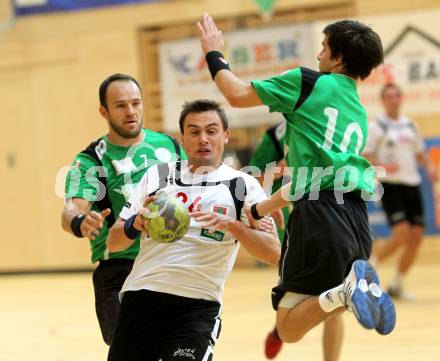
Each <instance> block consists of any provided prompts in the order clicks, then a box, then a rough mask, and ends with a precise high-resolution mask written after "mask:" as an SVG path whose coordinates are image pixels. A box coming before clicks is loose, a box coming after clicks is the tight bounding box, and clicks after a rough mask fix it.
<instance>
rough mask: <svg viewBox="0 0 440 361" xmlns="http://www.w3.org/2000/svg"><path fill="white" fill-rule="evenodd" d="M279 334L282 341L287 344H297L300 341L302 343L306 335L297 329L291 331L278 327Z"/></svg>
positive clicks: (284, 327)
mask: <svg viewBox="0 0 440 361" xmlns="http://www.w3.org/2000/svg"><path fill="white" fill-rule="evenodd" d="M277 332H278V336H279V338H280V340H281V341H283V342H285V343H296V342H298V341H301V340H302V338H303V337H304V333H302V332H301V333H300V332H298V330H295V329H289V328H287V327H286V326H280V325H278V326H277Z"/></svg>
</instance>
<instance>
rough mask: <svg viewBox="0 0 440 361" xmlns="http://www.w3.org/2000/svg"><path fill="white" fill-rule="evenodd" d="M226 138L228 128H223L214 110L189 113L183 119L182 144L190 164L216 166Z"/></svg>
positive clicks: (220, 157) (221, 154)
mask: <svg viewBox="0 0 440 361" xmlns="http://www.w3.org/2000/svg"><path fill="white" fill-rule="evenodd" d="M228 138H229V130H224V128H223V124H222V121H221V119H220V116H219V115H218V114H217V112H216V111H214V110H210V111H207V112H203V113H189V114H188V115H187V116H186V118H185V120H184V123H183V134H182V144H183V147H184V149H185V152H186V154H187V156H188V163H189V164H190V165H192V166H195V167H203V166H210V167H217V166H218V165H219V164H220V162H221V159H222V156H223V150H224V147H225V144H226V143H227V142H228Z"/></svg>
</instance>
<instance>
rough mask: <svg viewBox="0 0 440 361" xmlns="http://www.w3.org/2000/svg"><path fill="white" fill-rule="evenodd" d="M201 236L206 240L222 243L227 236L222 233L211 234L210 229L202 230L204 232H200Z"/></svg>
mask: <svg viewBox="0 0 440 361" xmlns="http://www.w3.org/2000/svg"><path fill="white" fill-rule="evenodd" d="M200 235H201V236H203V237H206V238H210V239H213V240H214V241H217V242H221V241H223V238H224V236H225V234H224V233H223V232H220V231H215V232H213V233H211V232H210V231H209V230H208V229H206V228H202V232H200Z"/></svg>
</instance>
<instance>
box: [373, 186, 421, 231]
mask: <svg viewBox="0 0 440 361" xmlns="http://www.w3.org/2000/svg"><path fill="white" fill-rule="evenodd" d="M382 186H383V190H384V193H383V196H382V206H383V209H384V211H385V213H386V215H387V219H388V223H389V224H390V225H391V226H393V225H395V224H397V223H400V222H409V223H410V224H414V225H420V226H424V224H425V219H424V215H423V202H422V197H421V195H420V187H419V186H408V185H404V184H391V183H382Z"/></svg>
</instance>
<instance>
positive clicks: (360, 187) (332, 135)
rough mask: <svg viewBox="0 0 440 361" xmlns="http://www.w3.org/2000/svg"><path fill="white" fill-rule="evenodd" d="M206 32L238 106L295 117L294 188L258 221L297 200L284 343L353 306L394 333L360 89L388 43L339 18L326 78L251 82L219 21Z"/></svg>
mask: <svg viewBox="0 0 440 361" xmlns="http://www.w3.org/2000/svg"><path fill="white" fill-rule="evenodd" d="M198 28H199V32H200V39H201V45H202V49H203V51H204V52H205V54H206V60H207V63H208V67H209V70H210V72H211V76H212V78H213V79H214V81H215V83H216V85H217V87H218V88H219V90H220V91H221V92H222V93H223V95H224V96H225V97H226V99H227V100H228V102H229V103H230V104H231V105H232V106H235V107H253V106H258V105H267V106H268V107H269V110H270V111H272V112H274V111H276V112H280V113H282V114H283V115H284V117H285V118H286V121H287V129H286V145H287V148H288V153H287V155H286V159H287V164H288V166H289V167H291V171H292V182H291V183H290V184H288V185H286V186H283V187H282V188H281V189H280V191H278V192H277V193H275V194H274V195H273V196H272V197H271V198H270V199H269V200H267V201H263V202H260V203H257V204H254V205H252V207H251V210H252V214H253V215H254V218H256V219H258V218H260V217H261V216H262V215H264V214H267V213H270V212H272V211H273V210H274V209H279V208H281V207H283V206H285V205H286V204H287V203H288V202H289V200H293V201H295V207H294V210H293V212H292V214H291V216H290V217H289V222H288V226H287V230H286V235H287V236H286V237H285V240H284V244H283V249H282V256H281V259H282V261H281V264H280V278H279V283H278V285H277V286H276V287H275V288H274V289H273V291H272V300H273V306H274V308H275V310H277V331H278V334H279V336H280V338H281V339H282V340H283V341H285V342H297V341H299V340H300V339H302V337H303V336H304V335H305V334H306V333H307V332H308V331H310V330H311V329H312V328H314V327H315V326H316V325H318V324H319V323H321V322H322V321H324V320H326V319H327V318H328V317H330V316H333V315H335V314H338V313H340V312H342V311H343V310H344V309H345V308H350V309H351V310H353V313H354V315H355V317H356V319H357V320H358V322H359V323H360V324H361V325H362V326H363V327H365V328H367V329H375V330H376V331H377V332H379V333H381V334H388V333H390V332H391V331H392V330H393V329H394V326H395V321H396V314H395V307H394V304H393V302H392V300H391V298H390V297H389V295H388V294H386V293H385V292H384V291H383V290H382V289H381V288H380V286H379V279H378V276H377V274H376V272H375V270H374V268H373V267H372V266H371V265H369V264H368V263H367V262H366V261H365V260H366V259H368V257H369V255H370V252H371V244H372V238H371V234H370V228H369V223H368V215H367V209H366V205H365V201H364V199H366V198H367V197H368V196H371V195H372V194H373V193H374V187H373V184H374V183H373V182H374V179H373V178H374V168H372V167H371V165H370V163H369V162H368V161H367V160H366V159H365V158H363V157H362V156H361V155H360V152H361V151H362V149H363V148H364V146H365V142H366V138H367V131H368V124H367V114H366V111H365V109H364V108H363V106H362V105H361V103H360V100H359V96H358V93H357V87H356V80H358V79H365V78H366V77H367V76H368V75H369V74H370V73H371V71H372V69H374V68H375V67H376V66H378V65H379V64H381V63H382V61H383V49H382V44H381V40H380V37H379V36H378V35H377V34H376V33H375V32H374V31H373V30H372V29H371V28H369V27H367V26H365V25H363V24H361V23H359V22H357V21H352V20H343V21H338V22H335V23H333V24H330V25H328V26H326V27H325V29H324V39H323V41H322V50H321V52H320V53H319V55H318V57H317V58H318V60H319V70H320V71H319V72H316V71H313V70H310V69H307V68H295V69H292V70H289V71H287V72H285V73H283V74H281V75H278V76H274V77H272V78H269V79H266V80H263V81H257V80H255V81H253V82H252V83H251V84H245V83H243V82H242V81H241V80H240V79H238V78H237V77H236V76H235V75H234V74H233V73H232V72H231V70H230V68H229V65H228V63H227V62H226V60H225V59H224V58H223V55H222V53H221V51H222V50H223V47H224V39H223V34H222V32H221V31H219V30H218V29H217V26H216V25H215V23H214V21H213V19H212V18H211V17H210V16H209V15H207V14H205V15H204V16H203V18H202V20H201V21H200V22H199V23H198ZM336 357H337V356H336Z"/></svg>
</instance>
